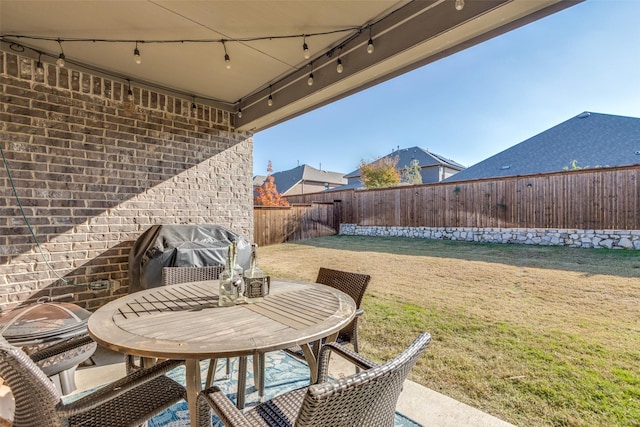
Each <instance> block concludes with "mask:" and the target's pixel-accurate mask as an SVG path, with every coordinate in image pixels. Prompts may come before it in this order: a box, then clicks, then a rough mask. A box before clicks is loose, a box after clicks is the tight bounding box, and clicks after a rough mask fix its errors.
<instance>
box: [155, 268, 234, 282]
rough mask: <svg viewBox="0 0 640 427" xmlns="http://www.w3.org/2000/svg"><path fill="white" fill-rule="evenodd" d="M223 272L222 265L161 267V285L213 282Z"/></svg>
mask: <svg viewBox="0 0 640 427" xmlns="http://www.w3.org/2000/svg"><path fill="white" fill-rule="evenodd" d="M223 270H224V266H223V265H215V266H205V267H162V285H163V286H167V285H175V284H177V283H186V282H199V281H202V280H215V279H218V278H219V277H220V273H222V271H223Z"/></svg>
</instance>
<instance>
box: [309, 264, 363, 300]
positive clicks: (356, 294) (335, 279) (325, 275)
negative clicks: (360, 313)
mask: <svg viewBox="0 0 640 427" xmlns="http://www.w3.org/2000/svg"><path fill="white" fill-rule="evenodd" d="M370 281H371V276H369V275H368V274H361V273H351V272H348V271H340V270H332V269H330V268H324V267H320V270H319V271H318V277H317V278H316V283H322V284H323V285H328V286H331V287H333V288H336V289H338V290H340V291H342V292H344V293H345V294H347V295H349V296H350V297H351V298H353V300H354V301H355V302H356V307H358V308H360V303H361V302H362V297H363V296H364V291H366V290H367V286H369V282H370Z"/></svg>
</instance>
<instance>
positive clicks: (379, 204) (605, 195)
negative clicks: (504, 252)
mask: <svg viewBox="0 0 640 427" xmlns="http://www.w3.org/2000/svg"><path fill="white" fill-rule="evenodd" d="M639 180H640V165H635V166H627V167H616V168H601V169H586V170H576V171H565V172H556V173H547V174H538V175H528V176H518V177H506V178H493V179H482V180H473V181H461V182H452V183H438V184H424V185H413V186H403V187H393V188H387V189H379V190H344V191H330V192H322V193H315V194H305V195H299V196H291V197H288V200H289V202H291V203H309V202H311V201H316V202H319V201H324V202H334V201H339V202H340V217H339V218H340V223H347V224H358V225H363V226H367V225H372V226H373V225H377V226H400V227H479V228H496V227H501V228H562V229H564V228H567V229H595V230H600V229H618V230H640V181H639Z"/></svg>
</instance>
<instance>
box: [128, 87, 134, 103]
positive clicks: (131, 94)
mask: <svg viewBox="0 0 640 427" xmlns="http://www.w3.org/2000/svg"><path fill="white" fill-rule="evenodd" d="M127 101H130V102H132V101H133V91H132V90H131V88H129V91H128V92H127Z"/></svg>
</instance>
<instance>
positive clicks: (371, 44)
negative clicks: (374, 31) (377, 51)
mask: <svg viewBox="0 0 640 427" xmlns="http://www.w3.org/2000/svg"><path fill="white" fill-rule="evenodd" d="M373 50H374V47H373V39H372V38H371V26H369V43H367V53H368V54H369V55H371V54H372V53H373Z"/></svg>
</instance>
